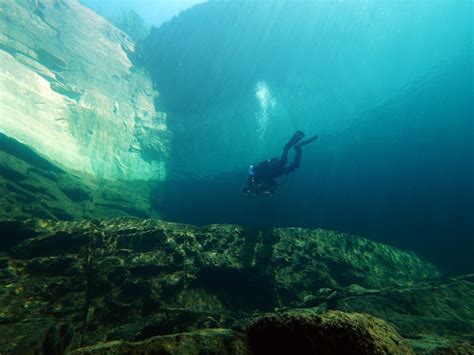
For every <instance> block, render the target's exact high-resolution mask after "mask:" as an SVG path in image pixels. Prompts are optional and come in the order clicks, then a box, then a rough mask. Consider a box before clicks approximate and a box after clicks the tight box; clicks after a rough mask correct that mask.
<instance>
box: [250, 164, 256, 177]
mask: <svg viewBox="0 0 474 355" xmlns="http://www.w3.org/2000/svg"><path fill="white" fill-rule="evenodd" d="M249 175H251V176H254V175H255V169H254V166H253V165H250V166H249Z"/></svg>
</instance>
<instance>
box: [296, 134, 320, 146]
mask: <svg viewBox="0 0 474 355" xmlns="http://www.w3.org/2000/svg"><path fill="white" fill-rule="evenodd" d="M318 138H319V137H318V135H314V136H312V137H311V138H309V139H307V140H305V141H301V142H299V143H298V144H296V145H295V148H301V147H302V146H304V145H306V144H310V143H313V142H314V141H315V140H316V139H318Z"/></svg>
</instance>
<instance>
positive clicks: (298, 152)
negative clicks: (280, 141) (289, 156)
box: [283, 135, 318, 174]
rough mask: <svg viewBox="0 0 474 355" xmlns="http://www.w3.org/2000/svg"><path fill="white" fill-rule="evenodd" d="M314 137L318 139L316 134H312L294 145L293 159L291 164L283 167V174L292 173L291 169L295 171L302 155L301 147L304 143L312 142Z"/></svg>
mask: <svg viewBox="0 0 474 355" xmlns="http://www.w3.org/2000/svg"><path fill="white" fill-rule="evenodd" d="M316 139H318V136H317V135H314V136H312V137H311V138H310V139H307V140H305V141H301V142H299V143H298V144H296V145H295V160H294V161H293V163H291V165H289V166H287V167H285V168H284V169H283V173H284V174H289V173H292V172H293V171H295V170H296V169H298V168H299V167H300V163H301V157H302V156H303V149H301V147H302V146H304V145H306V144H310V143H313V142H314V141H315V140H316Z"/></svg>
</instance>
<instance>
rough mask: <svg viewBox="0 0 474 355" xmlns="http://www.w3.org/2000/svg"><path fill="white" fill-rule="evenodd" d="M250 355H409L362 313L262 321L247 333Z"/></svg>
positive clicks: (398, 341) (380, 325) (407, 348)
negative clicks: (251, 354)
mask: <svg viewBox="0 0 474 355" xmlns="http://www.w3.org/2000/svg"><path fill="white" fill-rule="evenodd" d="M248 340H249V346H250V349H251V351H252V353H253V354H255V355H258V354H308V355H309V354H334V355H336V354H367V355H370V354H412V353H413V351H412V349H411V348H410V346H409V345H408V344H407V343H406V341H405V340H404V339H403V338H402V337H401V336H400V335H399V334H397V332H396V331H395V329H393V328H392V327H391V326H390V325H388V324H387V323H386V322H384V321H383V320H380V319H377V318H375V317H372V316H370V315H367V314H362V313H343V312H340V311H330V312H327V313H324V314H320V315H319V314H306V313H301V312H300V313H298V312H289V313H281V314H275V315H271V316H266V317H262V318H260V319H259V320H257V321H256V322H255V323H253V324H252V325H251V326H250V327H249V330H248Z"/></svg>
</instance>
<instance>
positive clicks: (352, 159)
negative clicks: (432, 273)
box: [148, 1, 474, 272]
mask: <svg viewBox="0 0 474 355" xmlns="http://www.w3.org/2000/svg"><path fill="white" fill-rule="evenodd" d="M315 3H316V2H305V4H306V5H308V4H310V5H308V6H309V9H310V10H311V11H312V10H314V7H317V6H321V7H320V8H317V9H316V10H318V11H319V12H318V14H319V15H318V16H320V17H318V19H319V20H323V21H322V22H320V23H319V24H318V23H317V21H315V23H314V24H312V25H307V24H305V23H300V22H299V23H298V24H297V25H294V23H296V21H297V20H295V19H293V20H294V22H292V20H291V16H292V14H291V12H289V13H286V14H285V16H286V17H285V16H284V15H283V14H281V13H274V17H273V18H272V20H271V21H270V20H266V21H267V22H265V20H261V21H262V22H264V23H263V24H261V23H260V22H259V21H258V18H256V17H255V16H252V12H249V11H250V10H249V7H251V5H249V3H248V2H244V4H246V5H245V6H244V5H233V6H235V7H232V6H231V8H230V9H229V8H227V9H226V10H227V11H230V10H232V11H235V12H234V15H235V17H237V18H239V19H240V20H235V21H234V20H232V18H231V17H232V16H230V15H228V16H227V17H225V21H224V20H222V22H219V20H216V17H218V16H221V15H222V13H223V12H224V10H223V9H222V8H219V6H222V5H216V4H211V5H203V6H201V7H200V8H199V10H195V9H194V10H191V11H189V13H186V14H184V15H183V16H181V17H180V18H178V19H176V20H175V21H174V22H173V21H172V22H171V23H169V24H168V25H167V26H166V25H165V26H163V27H162V28H161V29H159V30H157V31H155V33H154V34H153V33H152V36H151V39H150V40H149V43H148V45H150V46H152V47H151V48H162V49H165V48H167V47H166V46H169V47H170V48H171V49H173V48H175V47H176V48H178V47H179V46H180V45H181V46H183V48H187V51H188V52H186V53H184V54H182V55H181V57H179V58H178V59H177V60H178V62H179V63H180V66H179V73H180V74H179V75H177V76H175V77H173V80H171V76H170V77H166V75H167V74H166V73H164V69H163V68H164V67H169V68H170V71H171V73H173V70H175V69H176V70H177V68H174V67H173V64H171V58H170V59H169V61H168V60H167V59H166V58H164V59H163V58H161V59H160V58H158V59H156V60H157V61H158V64H159V65H158V64H157V62H153V63H154V64H153V65H152V68H151V71H152V72H153V73H154V79H155V81H156V85H157V87H158V89H159V90H160V94H161V96H162V97H161V99H160V100H161V101H160V102H159V104H161V105H164V106H165V107H167V108H168V111H169V125H170V127H171V129H172V130H173V133H174V135H175V138H174V147H173V154H174V155H173V161H172V163H171V164H170V169H171V170H170V174H169V175H170V177H169V180H168V181H166V182H164V183H163V184H158V185H157V186H156V187H155V192H154V194H153V196H152V204H153V205H154V207H155V208H156V209H158V210H160V211H161V213H162V215H163V217H164V218H165V219H169V220H174V221H180V222H187V223H197V224H208V223H238V224H244V225H253V226H302V227H313V228H316V227H321V228H329V229H335V230H340V231H343V232H348V233H354V234H358V235H362V236H366V237H369V238H370V239H373V240H377V241H382V242H385V243H388V244H390V245H395V246H398V247H402V248H404V249H409V250H413V251H415V252H416V253H417V254H419V255H420V256H422V257H424V258H426V259H428V260H431V261H433V262H435V263H437V264H438V265H440V266H441V267H442V268H443V269H444V270H445V271H449V272H461V271H464V272H465V271H474V262H473V261H472V255H474V237H473V231H474V203H473V201H474V184H473V181H474V145H473V144H474V143H473V142H474V133H473V122H472V117H473V102H472V100H473V87H472V83H473V61H472V16H471V15H472V11H471V10H472V6H471V4H469V3H468V2H458V3H456V4H454V3H452V4H448V3H445V2H443V3H442V2H434V3H428V2H391V3H387V2H373V1H367V2H361V3H360V4H363V5H364V6H365V7H364V6H362V7H361V6H356V3H355V2H353V3H350V4H349V5H348V6H347V7H341V8H338V6H337V5H334V3H328V2H324V3H319V5H315ZM259 4H260V5H261V4H262V3H261V2H260V3H259ZM278 4H279V6H282V7H284V6H283V5H280V4H281V2H279V3H278ZM301 4H302V3H299V6H303V5H301ZM321 4H322V5H321ZM205 6H211V10H212V11H210V10H209V11H208V12H206V7H205ZM239 6H240V7H239ZM261 6H263V7H264V5H261ZM224 7H225V6H224ZM310 10H308V11H310ZM316 10H315V11H316ZM336 10H340V12H337V11H336ZM193 11H194V12H193ZM220 11H222V12H220ZM239 11H241V12H240V13H239ZM259 11H270V10H269V9H268V8H266V9H260V10H259ZM275 11H277V10H275ZM292 11H294V15H295V18H298V17H297V16H296V14H297V13H298V11H297V10H294V8H292ZM469 11H471V13H470V12H469ZM257 12H258V11H257ZM200 13H201V14H200ZM243 13H245V14H247V17H246V18H245V19H242V17H239V14H240V15H242V14H243ZM283 13H284V11H283ZM205 15H208V16H210V17H209V22H211V23H213V25H214V26H215V25H216V24H217V25H218V24H221V25H222V32H223V33H220V32H217V33H216V32H211V30H210V29H209V31H206V29H205V28H206V24H205V22H204V20H203V18H205ZM200 16H201V17H200ZM212 16H215V17H212ZM222 16H223V15H222ZM242 16H243V15H242ZM270 17H271V16H270ZM353 17H355V19H354V18H353ZM282 18H285V19H284V20H282ZM299 18H300V19H301V18H302V19H303V20H308V17H305V16H303V17H301V16H300V17H299ZM303 20H301V21H303ZM246 21H247V22H248V23H251V24H252V26H253V27H252V28H251V30H252V31H254V33H253V34H250V35H249V36H248V37H247V34H246V31H250V29H249V28H248V26H247V25H246ZM308 21H309V20H308ZM344 21H346V23H347V24H348V27H349V30H350V31H348V29H346V28H345V27H344ZM193 23H194V26H193ZM186 26H187V27H186ZM225 26H227V28H226V27H225ZM279 26H280V27H281V26H293V27H291V30H288V31H286V34H285V31H284V29H283V30H282V29H279V31H280V32H278V34H277V35H275V36H272V34H271V33H273V32H272V30H275V28H277V27H279ZM298 26H300V27H301V26H302V27H303V28H299V27H298ZM305 26H306V27H308V28H306V27H305ZM311 26H313V27H311ZM449 26H451V27H449ZM203 27H204V29H203ZM233 27H235V29H236V30H235V31H236V32H238V33H241V34H242V35H241V37H238V36H237V35H236V34H235V33H232V28H233ZM229 28H231V29H229ZM268 28H270V30H268V31H267V32H269V33H270V34H268V33H267V32H266V29H268ZM184 29H186V30H195V31H196V32H195V33H194V34H193V36H194V37H193V39H192V40H193V41H201V42H200V44H201V47H199V48H198V49H195V50H194V51H193V48H192V43H194V42H191V40H189V41H187V40H186V39H183V38H181V37H178V36H179V35H180V34H182V33H181V32H180V31H183V30H184ZM275 31H276V30H275ZM292 31H294V33H296V34H298V36H299V37H298V36H293V37H292V36H290V35H288V33H292ZM305 31H306V32H305ZM348 32H351V36H349V34H348ZM305 33H313V35H312V37H311V36H310V39H308V38H305ZM314 33H317V34H318V36H317V37H315V35H314ZM321 33H324V34H325V35H324V36H323V35H321ZM232 35H234V36H236V37H235V38H234V39H235V43H234V47H236V48H237V49H235V50H234V49H232V48H234V47H232V46H231V45H230V43H232V41H230V40H229V39H232ZM252 35H253V37H254V39H252ZM199 36H202V38H201V37H199ZM285 36H287V37H285ZM221 37H222V38H224V39H225V41H224V39H223V41H224V45H222V43H221V44H219V43H220V42H219V40H220V39H221ZM379 37H381V38H384V40H380V38H379ZM196 38H197V39H196ZM241 38H242V39H241ZM262 38H265V40H262ZM281 38H283V39H284V40H282V39H281ZM328 38H329V39H328ZM206 39H207V40H208V41H207V42H206ZM211 39H212V41H211ZM377 39H379V40H377ZM291 40H293V42H294V44H292V42H291ZM172 41H174V42H173V44H172V45H171V44H170V43H171V42H172ZM305 41H306V42H305ZM354 42H355V43H354ZM150 43H152V44H150ZM282 43H283V44H284V45H285V46H286V47H282V46H281V45H282ZM308 43H311V46H310V45H308ZM153 46H155V47H153ZM206 46H207V47H206ZM221 46H224V48H222V47H221ZM229 46H230V48H231V49H229ZM318 46H319V47H318ZM262 47H263V48H262ZM315 48H317V49H319V51H318V50H315ZM348 48H349V49H348ZM292 49H294V51H292ZM321 49H324V50H326V51H327V52H330V56H332V57H328V56H325V54H324V52H322V51H321ZM247 51H249V52H252V51H253V52H252V53H254V54H255V58H252V57H251V56H249V55H248V54H245V55H244V54H242V55H241V52H244V53H246V52H247ZM176 53H177V52H176ZM341 53H343V54H344V55H343V56H342V57H341V56H340V54H341ZM176 55H177V56H178V54H176ZM305 55H306V56H307V57H311V58H313V60H314V61H315V62H314V63H313V64H314V65H313V66H312V67H311V62H310V63H307V65H306V66H305V65H304V63H305V60H304V58H303V59H302V57H304V56H305ZM272 56H274V57H275V60H274V61H272V60H271V58H272ZM206 58H207V59H209V62H210V63H209V64H203V63H204V62H205V61H206ZM262 58H263V59H262ZM331 58H332V59H331ZM229 61H231V62H232V65H230V64H229V63H228V62H229ZM262 61H263V63H268V66H266V65H262V64H261V62H262ZM265 61H266V62H265ZM196 63H198V64H196ZM285 63H287V64H288V63H291V65H290V64H288V65H285ZM199 64H202V66H203V68H201V67H200V66H199ZM308 66H310V67H309V68H308ZM196 67H199V68H201V69H197V68H196ZM206 70H207V71H208V72H209V77H210V78H212V80H209V82H206V83H205V82H204V80H205V77H206V75H205V74H206ZM219 70H222V73H223V74H222V76H220V75H219ZM195 71H196V72H197V74H196V76H193V73H194V72H195ZM170 75H171V74H170ZM160 78H161V79H162V80H161V82H160ZM322 78H324V80H323V82H321V80H322ZM201 79H202V80H201ZM316 79H318V80H316ZM193 80H194V81H193ZM258 80H261V81H262V80H263V82H264V84H259V83H260V82H259V81H258ZM160 85H161V87H160ZM193 85H196V87H197V88H198V89H196V88H194V89H193ZM259 85H260V86H259ZM262 85H263V86H264V88H265V89H267V88H268V93H266V95H267V96H266V97H264V98H265V99H266V100H267V101H266V103H267V106H266V108H265V107H264V106H265V105H262V100H260V99H261V98H262V96H261V95H260V96H259V91H261V90H260V89H261V87H262ZM265 85H266V86H265ZM249 88H250V89H249ZM259 88H260V89H259ZM193 90H196V95H195V96H193V94H192V93H193ZM249 90H250V92H249V93H247V91H249ZM252 90H253V91H252ZM213 95H214V96H213ZM252 95H253V96H252ZM263 96H265V95H263ZM213 97H215V100H214V101H213V100H212V98H213ZM255 98H257V100H256V99H255ZM272 100H274V101H273V102H272ZM256 101H258V102H256ZM259 105H260V106H259ZM262 107H263V108H265V110H264V109H263V108H262ZM262 128H263V134H262ZM296 129H302V130H304V131H305V132H306V133H307V135H308V136H309V135H312V134H314V133H317V134H319V135H320V140H319V141H317V142H316V143H314V144H312V145H310V146H306V147H304V153H303V162H302V166H301V168H300V169H299V170H298V171H296V172H295V173H294V174H292V175H290V176H288V177H287V178H286V179H283V181H284V182H283V185H282V186H280V188H279V189H278V190H277V192H276V194H275V195H274V196H273V197H269V196H243V195H242V194H241V186H242V185H243V184H244V183H245V180H246V171H247V166H248V165H249V164H254V163H258V162H259V161H261V160H263V159H266V158H270V157H272V156H278V155H279V154H280V152H281V148H282V147H283V145H284V144H285V143H286V141H287V140H288V139H289V138H290V136H291V135H292V133H293V132H294V131H295V130H296ZM290 159H291V158H290Z"/></svg>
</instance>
